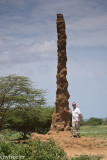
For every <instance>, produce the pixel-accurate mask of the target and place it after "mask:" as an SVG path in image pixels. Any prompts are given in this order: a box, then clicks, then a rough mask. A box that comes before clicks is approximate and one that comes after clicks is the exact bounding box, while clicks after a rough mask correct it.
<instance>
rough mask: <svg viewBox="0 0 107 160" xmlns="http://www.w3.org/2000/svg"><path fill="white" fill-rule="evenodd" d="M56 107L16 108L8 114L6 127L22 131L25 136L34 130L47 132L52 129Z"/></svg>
mask: <svg viewBox="0 0 107 160" xmlns="http://www.w3.org/2000/svg"><path fill="white" fill-rule="evenodd" d="M54 109H55V108H54V107H35V108H34V107H33V108H31V107H25V108H14V109H12V110H11V112H9V114H8V115H7V119H6V121H5V124H6V125H5V128H8V129H11V130H14V131H17V132H20V133H21V134H22V136H23V138H26V136H27V134H31V133H32V132H37V133H42V134H43V133H46V132H47V131H49V129H50V125H51V121H52V114H53V112H54Z"/></svg>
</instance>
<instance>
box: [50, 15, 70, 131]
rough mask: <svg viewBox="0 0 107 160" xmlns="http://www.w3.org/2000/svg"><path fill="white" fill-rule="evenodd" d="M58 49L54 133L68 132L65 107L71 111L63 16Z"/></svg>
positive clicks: (60, 24) (53, 118)
mask: <svg viewBox="0 0 107 160" xmlns="http://www.w3.org/2000/svg"><path fill="white" fill-rule="evenodd" d="M57 37H58V40H57V48H58V50H57V51H58V65H57V76H56V77H57V91H56V102H55V105H56V110H55V112H54V113H53V115H52V124H51V130H53V131H68V130H70V126H69V122H70V121H69V115H68V113H67V112H65V111H64V107H66V108H67V109H69V102H68V99H69V97H70V95H69V93H68V90H67V88H68V81H67V79H66V75H67V67H66V62H67V56H66V38H67V36H66V32H65V21H64V17H63V15H62V14H57Z"/></svg>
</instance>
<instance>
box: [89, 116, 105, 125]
mask: <svg viewBox="0 0 107 160" xmlns="http://www.w3.org/2000/svg"><path fill="white" fill-rule="evenodd" d="M101 124H103V119H100V118H93V117H92V118H90V119H89V120H88V121H87V122H86V125H101Z"/></svg>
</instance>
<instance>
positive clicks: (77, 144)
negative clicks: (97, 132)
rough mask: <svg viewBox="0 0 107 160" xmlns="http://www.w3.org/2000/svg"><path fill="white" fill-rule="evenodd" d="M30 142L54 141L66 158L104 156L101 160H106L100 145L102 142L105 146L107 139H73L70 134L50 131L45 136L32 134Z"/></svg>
mask: <svg viewBox="0 0 107 160" xmlns="http://www.w3.org/2000/svg"><path fill="white" fill-rule="evenodd" d="M31 138H32V140H36V139H38V138H40V139H41V140H42V141H47V140H49V139H54V140H55V142H56V144H57V145H59V146H61V147H62V148H63V149H64V151H65V152H66V153H67V155H68V156H72V157H74V156H76V155H83V154H86V155H90V154H91V155H100V154H102V155H104V158H103V159H102V160H107V147H106V145H104V144H103V145H102V143H103V142H105V143H106V144H107V138H106V139H101V138H96V139H95V138H87V137H81V138H73V137H72V134H71V132H69V131H64V132H61V131H60V132H53V131H50V132H49V133H48V134H46V135H42V134H37V133H32V136H31Z"/></svg>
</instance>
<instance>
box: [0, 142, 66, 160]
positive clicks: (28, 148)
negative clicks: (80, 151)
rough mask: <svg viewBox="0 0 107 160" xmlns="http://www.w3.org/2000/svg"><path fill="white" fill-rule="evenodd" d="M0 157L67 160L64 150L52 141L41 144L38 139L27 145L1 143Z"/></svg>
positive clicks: (30, 159)
mask: <svg viewBox="0 0 107 160" xmlns="http://www.w3.org/2000/svg"><path fill="white" fill-rule="evenodd" d="M0 153H1V156H19V155H20V156H23V157H24V160H28V159H29V160H34V159H35V160H51V159H52V160H68V158H67V156H66V154H65V152H64V150H63V149H62V148H61V147H58V146H57V145H56V144H55V142H54V141H53V140H51V139H50V140H49V141H46V142H42V141H41V140H40V139H37V140H36V141H33V142H32V141H29V142H28V143H27V144H22V143H21V144H15V143H9V142H4V141H3V142H1V144H0Z"/></svg>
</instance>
